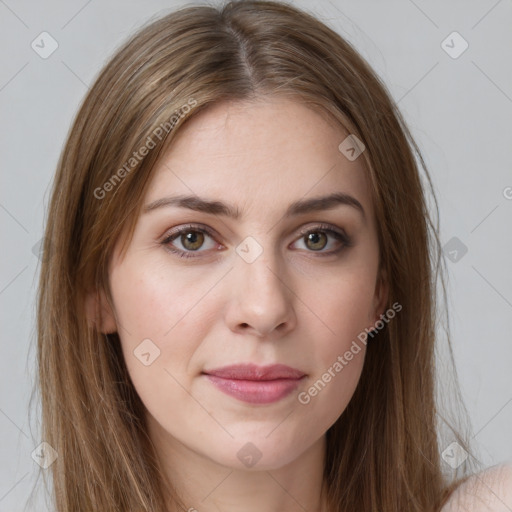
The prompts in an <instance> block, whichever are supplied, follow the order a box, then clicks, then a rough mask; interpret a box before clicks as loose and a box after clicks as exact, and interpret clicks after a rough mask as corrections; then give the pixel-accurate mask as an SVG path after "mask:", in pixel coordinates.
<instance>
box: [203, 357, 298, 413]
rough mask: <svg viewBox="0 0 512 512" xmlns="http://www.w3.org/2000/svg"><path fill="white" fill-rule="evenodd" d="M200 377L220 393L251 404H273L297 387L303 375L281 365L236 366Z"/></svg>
mask: <svg viewBox="0 0 512 512" xmlns="http://www.w3.org/2000/svg"><path fill="white" fill-rule="evenodd" d="M203 374H204V375H205V376H206V377H207V378H208V380H209V381H210V382H211V383H212V384H213V385H215V386H216V387H217V388H218V389H219V390H220V391H222V392H224V393H226V394H227V395H230V396H232V397H234V398H237V399H239V400H241V401H243V402H247V403H252V404H268V403H273V402H277V401H278V400H281V399H283V398H284V397H286V396H287V395H289V394H290V393H291V392H292V391H293V390H294V389H296V388H297V386H298V385H299V382H300V380H301V379H302V378H304V377H305V376H306V374H305V373H304V372H302V371H300V370H298V369H296V368H292V367H290V366H286V365H283V364H274V365H268V366H258V365H255V364H237V365H231V366H224V367H222V368H215V369H213V370H205V371H204V372H203Z"/></svg>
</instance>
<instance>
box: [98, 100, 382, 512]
mask: <svg viewBox="0 0 512 512" xmlns="http://www.w3.org/2000/svg"><path fill="white" fill-rule="evenodd" d="M347 135H348V132H347V131H346V130H344V129H343V128H342V127H340V126H339V125H337V124H335V123H334V122H332V121H328V120H327V119H326V117H325V116H323V115H320V114H319V113H317V112H315V111H313V110H311V109H309V108H307V107H306V106H304V105H303V104H301V103H299V102H297V101H292V100H289V99H276V98H274V99H264V100H259V101H256V102H243V103H239V102H235V103H224V104H219V105H215V106H214V107H213V108H212V109H209V110H207V111H205V112H203V113H201V114H199V115H198V116H196V117H195V118H192V119H191V120H190V122H188V123H187V124H186V125H185V126H184V127H183V128H182V130H181V131H180V132H179V133H178V136H177V138H176V139H175V140H174V141H173V143H172V145H171V146H170V148H169V150H168V152H167V153H166V154H165V155H164V157H163V158H162V159H161V160H160V162H159V164H158V165H157V167H156V168H155V169H154V174H153V178H152V182H151V184H150V187H149V190H148V192H147V195H146V197H145V200H144V204H145V205H149V204H151V203H153V202H155V201H157V200H159V199H161V198H164V197H168V196H175V195H178V194H186V195H196V196H199V197H200V198H204V199H208V200H215V201H222V202H225V203H227V204H229V205H232V206H233V207H234V208H237V209H238V210H239V211H240V217H239V218H238V219H234V218H230V217H227V216H222V215H219V214H213V213H205V212H199V211H193V210H191V209H186V208H182V207H178V206H175V205H174V206H162V207H160V208H154V209H152V210H151V211H148V212H147V213H142V214H141V216H140V217H139V219H138V222H137V226H136V229H135V233H134V236H133V239H132V240H131V242H130V246H129V248H128V251H127V253H126V255H125V256H124V258H123V259H121V258H119V255H118V251H116V252H115V254H114V257H113V259H112V261H111V265H110V284H111V290H112V294H113V301H114V306H115V311H112V312H111V314H110V315H108V316H107V317H106V318H105V320H104V324H103V330H104V332H112V331H118V332H119V335H120V338H121V343H122V347H123V354H124V357H125V359H126V363H127V367H128V371H129V373H130V376H131V378H132V381H133V384H134V386H135V388H136V390H137V392H138V394H139V395H140V397H141V399H142V401H143V403H144V405H145V407H146V409H147V419H148V425H149V434H150V437H151V439H152V440H153V442H154V444H155V446H156V447H157V452H158V454H159V457H160V460H161V463H162V466H163V468H164V470H165V472H166V474H167V475H168V477H169V479H170V480H171V481H172V482H173V484H174V485H175V486H176V488H177V489H178V491H179V493H180V495H181V497H182V499H183V501H184V503H185V504H186V505H187V507H189V510H197V511H198V512H203V511H204V512H213V511H219V510H222V511H223V512H232V511H237V512H239V511H240V510H244V511H246V512H256V511H258V512H261V511H262V510H265V511H267V512H291V511H294V512H295V511H297V510H303V509H304V510H308V511H320V510H326V509H325V504H323V503H322V497H321V489H322V485H323V480H322V471H323V465H324V457H325V433H326V431H327V430H328V428H329V427H330V426H331V425H332V424H333V423H334V422H335V421H336V420H337V419H338V418H339V416H340V415H341V414H342V413H343V411H344V410H345V408H346V406H347V404H348V402H349V401H350V399H351V398H352V396H353V393H354V391H355V388H356V386H357V383H358V381H359V378H360V375H361V370H362V367H363V363H364V356H365V351H366V347H365V345H364V344H361V343H359V346H360V350H359V351H358V352H357V353H356V354H355V355H353V357H352V358H350V360H348V361H347V360H345V359H344V361H345V362H346V364H344V365H343V368H342V370H340V371H334V370H333V369H332V368H333V364H334V363H335V362H336V361H339V360H338V357H339V356H343V355H344V354H345V353H346V352H347V351H349V350H350V348H351V346H353V341H354V340H356V339H357V336H358V334H360V333H361V332H362V331H364V329H365V328H372V327H373V326H374V324H375V322H376V321H377V320H378V319H379V318H380V315H381V314H382V313H384V310H385V305H386V301H387V287H386V285H385V284H383V282H382V281H381V280H380V279H379V274H378V254H379V247H378V238H377V228H376V221H375V218H374V210H373V205H372V202H371V197H370V193H369V188H368V182H367V176H366V171H365V167H364V163H363V158H362V157H359V158H357V159H356V160H354V161H350V160H349V159H348V158H346V156H345V155H344V154H343V153H342V152H340V150H339V149H338V146H339V144H340V143H341V142H342V141H343V140H344V139H345V138H346V137H347ZM334 192H338V193H344V194H349V195H350V196H352V197H353V198H355V199H357V201H358V202H359V203H360V204H361V206H362V208H363V209H364V215H363V214H362V213H361V211H359V209H358V208H356V207H354V206H351V205H349V204H337V205H335V206H333V207H332V208H330V209H321V210H318V211H310V212H306V213H301V214H299V215H293V216H289V217H286V216H284V214H285V212H286V210H287V208H288V207H289V205H290V204H291V203H294V202H295V201H299V200H308V199H311V198H317V197H323V196H327V195H329V194H332V193H334ZM324 205H325V203H324ZM188 224H193V225H194V226H193V227H192V228H188V231H186V232H185V233H183V234H182V236H180V235H177V236H176V238H175V239H173V240H172V241H169V242H167V243H165V244H164V243H162V242H163V241H164V240H165V239H166V237H167V238H168V236H169V234H170V232H172V231H174V229H175V228H177V227H184V226H186V225H188ZM321 224H328V225H329V227H330V228H331V229H333V230H334V231H337V232H341V233H344V234H345V235H348V237H349V239H350V243H349V245H345V242H344V241H342V240H341V239H339V238H338V237H337V236H336V235H335V233H332V232H329V231H326V230H325V229H323V228H322V229H320V225H321ZM201 227H203V228H209V229H210V230H211V231H212V233H213V235H212V236H211V235H210V234H207V233H204V232H200V231H199V232H198V228H201ZM303 228H307V230H308V232H310V233H313V235H310V236H309V239H308V236H307V235H306V234H303V233H301V229H303ZM187 233H190V235H188V238H187V236H186V234H187ZM314 234H316V236H315V235H314ZM247 237H252V238H251V239H248V238H247ZM169 248H174V249H175V250H178V251H181V252H182V253H183V252H185V253H187V254H191V255H192V257H190V258H185V257H179V256H178V255H177V254H175V253H172V252H171V251H170V250H169ZM237 248H238V252H237ZM336 251H337V252H336ZM252 257H254V259H253V260H252V261H249V260H251V259H252ZM148 339H149V340H151V342H146V344H147V345H145V347H146V352H145V353H146V354H147V353H150V356H145V357H146V359H148V358H149V359H153V357H154V355H155V354H156V351H157V350H159V355H158V357H156V358H155V359H154V361H152V362H151V364H148V365H145V364H143V363H142V362H141V359H140V357H136V356H135V355H134V350H135V351H137V348H138V347H139V346H140V344H141V342H142V341H143V340H148ZM155 347H157V348H155ZM248 362H252V363H255V364H258V365H267V364H274V363H282V364H286V365H288V366H291V367H293V368H297V369H299V370H301V371H302V372H303V373H305V374H306V376H305V377H304V378H303V379H301V381H300V382H299V383H298V387H297V389H295V390H294V391H293V392H291V393H290V394H288V395H286V396H285V397H283V398H281V399H279V400H277V401H275V402H272V403H264V404H261V403H257V404H254V403H247V402H246V401H244V400H240V399H238V398H235V397H233V396H230V395H228V394H226V393H224V392H222V391H220V390H219V389H218V388H217V387H216V386H214V385H212V383H211V382H210V381H209V380H208V378H207V377H206V376H205V375H204V374H203V372H204V371H205V370H207V369H212V368H216V367H222V366H225V365H229V364H234V363H248ZM329 368H331V370H330V373H329V375H330V376H331V378H330V379H329V378H324V382H325V381H328V382H327V383H325V386H324V387H323V388H321V389H320V391H318V390H317V392H316V393H315V392H314V391H313V392H311V393H310V392H309V391H308V390H310V389H311V387H312V386H313V385H314V384H315V382H317V381H318V380H319V379H321V378H322V375H323V374H325V373H326V372H327V371H328V369H329ZM338 368H339V366H338ZM300 393H303V395H302V396H303V397H309V401H308V402H307V403H304V400H303V402H301V401H300V400H299V394H300ZM244 450H245V451H244ZM247 454H248V455H249V459H250V460H251V462H250V463H248V462H247V457H245V458H244V455H245V456H247ZM256 459H257V460H256ZM255 460H256V462H255V463H254V461H255Z"/></svg>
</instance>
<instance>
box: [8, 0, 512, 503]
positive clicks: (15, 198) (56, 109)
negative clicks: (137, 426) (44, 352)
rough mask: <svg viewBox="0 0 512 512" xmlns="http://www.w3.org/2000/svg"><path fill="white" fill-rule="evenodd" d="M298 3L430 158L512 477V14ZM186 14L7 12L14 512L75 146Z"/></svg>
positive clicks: (167, 5) (34, 441)
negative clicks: (53, 208)
mask: <svg viewBox="0 0 512 512" xmlns="http://www.w3.org/2000/svg"><path fill="white" fill-rule="evenodd" d="M292 3H294V4H296V5H297V6H299V7H303V8H306V9H308V10H310V11H311V12H313V13H314V14H316V15H317V16H319V17H320V18H321V19H322V20H323V21H325V22H326V23H327V24H329V25H330V26H331V27H332V28H334V29H335V30H337V31H338V32H339V33H340V34H341V35H343V36H344V37H345V38H347V39H348V40H349V41H350V42H352V43H353V44H354V45H355V47H356V48H357V49H358V50H359V52H360V53H361V54H362V56H363V57H364V58H366V59H367V60H368V62H369V63H370V64H371V65H372V66H373V68H374V69H375V70H376V72H377V73H378V74H379V75H380V77H381V78H382V79H383V80H384V82H385V84H386V85H387V87H388V88H389V91H390V92H391V94H392V96H393V98H394V99H395V100H396V101H398V105H399V107H400V109H401V111H402V113H403V114H404V116H405V119H406V121H407V123H408V125H409V127H410V129H411V131H412V133H413V136H414V137H415V139H416V141H417V142H418V144H419V146H420V149H421V151H422V154H423V156H424V158H425V160H426V164H427V167H428V169H429V171H430V173H431V175H432V177H433V181H434V185H435V188H436V194H437V197H438V200H439V206H440V223H441V229H440V235H441V241H442V243H443V246H445V247H446V249H445V252H446V254H447V256H449V257H450V258H451V259H448V260H447V270H448V272H449V288H448V293H449V318H450V324H451V333H452V342H453V346H454V354H455V360H456V368H457V372H458V375H459V379H460V384H461V389H462V394H463V398H464V400H465V403H466V406H467V408H468V411H469V414H470V417H471V421H472V426H473V443H474V444H475V447H476V448H477V449H478V450H479V453H480V455H481V461H482V462H483V463H484V464H485V465H487V466H490V465H494V464H497V463H501V462H504V461H512V439H511V432H512V429H511V425H512V376H511V375H512V372H511V363H512V335H511V329H510V326H511V324H512V273H511V271H510V265H511V262H512V237H511V220H512V158H511V154H512V152H511V149H512V140H511V138H512V137H511V135H512V130H511V118H512V31H511V30H510V27H511V26H512V2H511V1H510V0H500V1H496V0H479V1H475V0H473V1H466V0H465V1H461V0H459V1H451V2H444V1H441V0H435V1H433V0H429V1H427V0H415V1H412V0H387V1H386V2H381V1H377V0H375V1H361V0H332V1H326V0H321V1H317V2H305V1H297V2H292ZM183 5H186V3H185V2H173V1H170V0H169V1H163V0H150V1H144V2H142V1H134V0H131V1H122V2H121V1H120V0H107V1H104V0H103V1H99V0H89V1H86V0H69V1H66V2H65V1H63V0H61V1H56V0H52V1H48V0H44V1H38V2H36V1H28V0H0V44H1V47H2V53H1V56H2V57H1V58H2V65H1V67H0V109H1V116H0V130H1V132H0V155H1V163H0V165H1V172H2V176H1V189H0V224H1V234H2V251H1V252H2V266H1V274H0V302H1V315H2V324H1V325H2V331H1V333H2V340H1V354H0V379H1V388H0V440H1V459H0V460H1V462H0V512H7V511H9V512H17V511H21V510H22V509H23V505H24V501H25V499H26V498H27V496H28V494H29V492H30V491H31V489H32V484H33V481H34V477H35V475H36V473H37V470H38V469H39V467H38V466H37V465H36V463H35V462H34V460H33V459H32V457H31V454H32V452H33V450H34V448H35V447H36V446H37V445H38V444H39V443H40V442H41V439H39V438H38V432H37V421H36V420H32V421H29V396H30V393H31V391H32V386H33V385H34V377H35V374H34V355H35V350H34V344H35V330H34V329H35V323H34V318H35V304H34V297H35V290H36V286H37V279H38V270H39V257H38V251H37V244H38V242H39V241H40V240H41V237H42V234H43V220H44V216H45V208H46V206H47V204H48V199H49V191H50V184H51V181H52V177H53V174H54V171H55V167H56V164H57V160H58V157H59V154H60V151H61V149H62V147H63V144H64V141H65V137H66V134H67V132H68V129H69V127H70V124H71V122H72V119H73V116H74V114H75V112H76V109H77V106H78V104H79V102H80V101H81V100H82V98H83V96H84V94H85V93H86V92H87V89H88V86H89V85H91V83H92V81H93V79H94V78H95V76H96V74H97V73H98V71H99V69H100V68H101V67H102V66H103V65H104V64H105V62H106V61H107V59H108V57H109V56H110V55H111V54H112V52H113V50H114V49H115V48H117V47H118V45H119V44H120V43H122V42H123V41H124V40H125V39H126V38H127V37H128V36H129V35H130V34H132V33H133V32H134V31H135V30H136V29H137V28H138V27H139V26H141V25H142V24H143V23H145V22H147V21H148V20H149V19H150V18H152V17H154V16H156V15H160V14H166V13H167V12H169V11H170V10H172V9H174V8H176V7H178V6H183ZM42 32H47V33H48V34H49V36H47V35H43V36H41V35H40V34H41V33H42ZM454 32H457V33H456V34H454ZM43 37H44V38H46V39H45V41H46V43H45V45H44V46H45V51H50V50H51V49H52V47H51V44H54V45H55V44H57V45H58V47H57V49H56V50H55V51H54V52H53V53H52V54H51V55H49V56H47V58H43V56H41V52H42V48H40V47H41V46H42V45H41V43H39V52H38V51H36V50H35V49H33V46H35V43H37V42H38V41H40V40H41V38H43ZM52 40H54V41H55V42H56V43H52ZM33 41H35V43H34V45H32V43H33ZM466 46H467V48H466ZM36 48H37V47H36ZM34 510H37V511H43V510H46V509H45V508H44V506H43V505H42V504H40V505H39V506H37V507H35V508H34Z"/></svg>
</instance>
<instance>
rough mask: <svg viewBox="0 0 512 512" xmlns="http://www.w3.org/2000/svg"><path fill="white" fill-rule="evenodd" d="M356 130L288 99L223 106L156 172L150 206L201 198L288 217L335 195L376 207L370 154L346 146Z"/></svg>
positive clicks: (191, 125)
mask: <svg viewBox="0 0 512 512" xmlns="http://www.w3.org/2000/svg"><path fill="white" fill-rule="evenodd" d="M348 135H350V134H349V132H348V131H347V130H346V129H345V128H344V127H343V126H341V125H340V124H339V123H336V122H335V121H334V120H333V119H331V118H330V117H328V116H327V115H326V114H325V113H323V112H320V111H317V110H315V109H314V107H308V106H307V105H305V104H303V103H301V102H299V101H298V100H292V99H288V98H275V97H274V98H271V99H270V98H265V99H258V100H254V101H243V102H242V101H237V102H224V103H218V104H215V105H213V106H211V107H209V108H208V109H206V110H204V111H203V112H201V113H199V114H196V116H194V117H192V118H191V119H189V121H187V123H186V124H184V125H183V127H182V128H180V131H179V132H178V133H177V134H176V137H175V139H174V140H173V141H172V143H171V144H170V146H169V147H168V149H167V151H166V152H165V154H164V155H163V156H162V157H161V158H160V160H159V161H158V163H157V164H156V166H155V169H154V171H153V178H152V181H151V183H150V186H149V189H148V192H147V194H146V198H145V201H144V203H145V204H148V203H150V202H153V201H156V200H158V199H160V198H162V197H163V196H165V195H171V194H172V195H178V194H180V195H183V194H186V195H197V196H200V197H201V198H208V199H213V200H222V201H225V202H228V203H229V204H233V205H236V206H237V209H238V210H240V212H241V215H242V218H243V216H244V215H246V214H249V212H251V211H253V212H256V213H259V214H261V213H262V211H264V212H266V213H269V214H270V213H272V214H276V215H278V214H282V213H284V212H283V209H284V208H285V207H287V206H288V205H290V204H291V203H293V202H295V201H297V200H298V199H301V198H302V199H307V198H310V197H318V196H325V195H327V194H331V193H333V192H340V193H345V194H348V195H351V196H353V197H355V198H357V200H358V201H359V202H360V203H361V204H362V205H363V206H364V210H365V211H366V214H367V216H368V217H369V218H371V217H372V216H373V209H372V204H371V199H370V195H369V189H368V181H367V174H366V168H365V164H364V159H363V157H362V156H361V157H359V158H356V159H355V160H353V161H351V160H349V159H348V158H347V156H346V155H345V154H344V153H343V152H342V151H340V149H339V146H340V144H341V143H342V142H343V141H344V140H345V139H346V138H347V136H348Z"/></svg>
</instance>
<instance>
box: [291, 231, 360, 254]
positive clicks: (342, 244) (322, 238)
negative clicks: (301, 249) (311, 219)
mask: <svg viewBox="0 0 512 512" xmlns="http://www.w3.org/2000/svg"><path fill="white" fill-rule="evenodd" d="M300 234H301V235H302V238H300V239H299V240H297V242H303V243H304V245H305V248H306V249H307V250H308V252H318V253H320V255H322V256H329V255H332V254H336V253H338V252H340V251H341V250H343V249H345V248H347V247H350V246H351V239H350V238H349V237H348V235H346V234H345V233H344V232H342V231H341V230H340V231H339V230H338V229H334V227H333V226H330V225H328V224H321V225H319V226H314V227H312V228H305V229H302V230H301V232H300ZM329 238H331V239H333V240H331V244H330V245H331V247H332V245H334V246H335V248H334V249H331V250H327V251H323V249H325V248H326V247H327V246H328V245H329ZM336 246H337V247H336Z"/></svg>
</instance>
